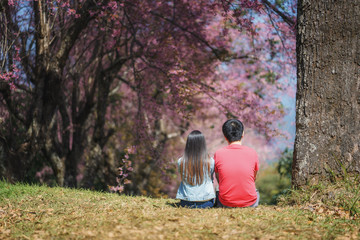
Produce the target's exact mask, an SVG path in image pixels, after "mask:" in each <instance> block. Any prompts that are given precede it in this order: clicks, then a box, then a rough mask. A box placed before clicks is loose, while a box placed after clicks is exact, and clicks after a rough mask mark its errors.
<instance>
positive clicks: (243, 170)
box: [214, 144, 259, 207]
mask: <svg viewBox="0 0 360 240" xmlns="http://www.w3.org/2000/svg"><path fill="white" fill-rule="evenodd" d="M214 159H215V172H216V173H218V176H219V200H220V202H221V203H222V204H223V205H226V206H228V207H248V206H251V205H252V204H254V203H255V202H256V199H257V193H256V188H255V178H256V172H257V171H258V170H259V159H258V155H257V153H256V152H255V150H254V149H252V148H250V147H247V146H243V145H239V144H230V145H228V146H226V147H223V148H221V149H219V150H217V151H216V152H215V155H214Z"/></svg>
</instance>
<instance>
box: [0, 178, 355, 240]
mask: <svg viewBox="0 0 360 240" xmlns="http://www.w3.org/2000/svg"><path fill="white" fill-rule="evenodd" d="M176 202H177V201H176V200H173V199H152V198H147V197H130V196H119V195H115V194H109V193H99V192H91V191H85V190H73V189H64V188H47V187H40V186H27V185H20V184H17V185H11V184H8V183H5V182H1V181H0V239H112V238H114V239H115V238H116V239H219V238H220V239H221V238H223V239H359V238H360V232H359V231H360V222H359V220H357V219H354V217H351V216H350V215H349V214H348V212H347V211H344V210H342V209H341V208H338V209H337V212H336V211H335V212H332V213H329V212H327V211H318V210H316V211H315V210H314V209H310V210H309V209H307V208H306V206H305V207H304V206H296V207H290V206H283V207H279V206H259V207H258V208H255V209H254V208H243V209H206V210H198V209H184V208H178V207H176V206H174V205H175V203H176ZM312 207H314V206H312Z"/></svg>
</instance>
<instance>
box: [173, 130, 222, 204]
mask: <svg viewBox="0 0 360 240" xmlns="http://www.w3.org/2000/svg"><path fill="white" fill-rule="evenodd" d="M214 165H215V163H214V159H213V158H210V157H209V155H208V153H207V149H206V142H205V137H204V135H203V134H202V133H201V132H200V131H198V130H194V131H192V132H191V133H190V134H189V136H188V138H187V141H186V146H185V151H184V155H183V156H182V157H181V158H180V159H179V160H178V166H179V172H180V175H181V183H180V186H179V189H178V191H177V194H176V198H177V199H180V206H182V207H190V208H210V207H213V206H214V200H215V191H214V187H213V181H212V176H213V173H214Z"/></svg>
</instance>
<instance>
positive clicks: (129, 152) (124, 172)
mask: <svg viewBox="0 0 360 240" xmlns="http://www.w3.org/2000/svg"><path fill="white" fill-rule="evenodd" d="M135 152H136V147H135V146H130V147H127V148H126V149H125V155H124V158H123V159H122V161H121V167H119V168H118V177H117V178H116V183H117V185H116V186H109V190H110V192H114V193H122V192H123V191H124V188H125V185H127V184H130V183H131V180H129V179H128V176H129V174H130V173H132V172H133V171H134V169H133V167H132V161H131V157H132V156H133V155H134V154H135Z"/></svg>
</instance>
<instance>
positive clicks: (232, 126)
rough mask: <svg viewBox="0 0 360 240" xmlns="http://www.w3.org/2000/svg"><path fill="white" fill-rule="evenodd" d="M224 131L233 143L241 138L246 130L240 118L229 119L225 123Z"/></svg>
mask: <svg viewBox="0 0 360 240" xmlns="http://www.w3.org/2000/svg"><path fill="white" fill-rule="evenodd" d="M222 131H223V134H224V136H225V138H226V139H227V140H228V141H229V142H230V143H232V142H235V141H239V140H241V138H242V135H243V132H244V125H243V124H242V122H241V121H240V120H237V119H229V120H227V121H226V122H225V123H224V124H223V126H222Z"/></svg>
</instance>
